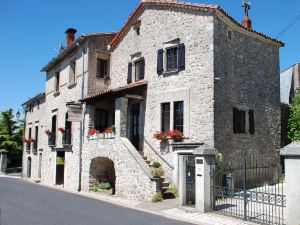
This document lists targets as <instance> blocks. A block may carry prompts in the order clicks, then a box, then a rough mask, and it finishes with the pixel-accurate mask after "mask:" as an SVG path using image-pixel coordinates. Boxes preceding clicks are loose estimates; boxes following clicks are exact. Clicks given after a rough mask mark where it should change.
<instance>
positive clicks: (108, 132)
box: [104, 127, 112, 138]
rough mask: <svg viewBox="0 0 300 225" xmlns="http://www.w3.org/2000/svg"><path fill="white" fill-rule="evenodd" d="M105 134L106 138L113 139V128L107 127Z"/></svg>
mask: <svg viewBox="0 0 300 225" xmlns="http://www.w3.org/2000/svg"><path fill="white" fill-rule="evenodd" d="M104 134H105V137H106V138H111V136H112V135H111V128H110V127H107V128H105V129H104Z"/></svg>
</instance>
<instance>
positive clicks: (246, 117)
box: [233, 108, 254, 134]
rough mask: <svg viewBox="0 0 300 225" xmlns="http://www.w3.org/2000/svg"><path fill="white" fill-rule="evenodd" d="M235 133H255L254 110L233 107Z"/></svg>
mask: <svg viewBox="0 0 300 225" xmlns="http://www.w3.org/2000/svg"><path fill="white" fill-rule="evenodd" d="M233 133H236V134H237V133H241V134H245V133H250V134H254V111H253V110H242V109H238V108H233Z"/></svg>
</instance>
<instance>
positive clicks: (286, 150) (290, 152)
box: [280, 141, 300, 157]
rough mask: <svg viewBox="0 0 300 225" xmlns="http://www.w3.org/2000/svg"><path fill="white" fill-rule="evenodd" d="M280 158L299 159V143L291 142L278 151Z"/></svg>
mask: <svg viewBox="0 0 300 225" xmlns="http://www.w3.org/2000/svg"><path fill="white" fill-rule="evenodd" d="M280 155H282V156H298V157H300V141H295V142H292V143H291V144H289V145H287V146H285V147H283V148H282V149H281V150H280Z"/></svg>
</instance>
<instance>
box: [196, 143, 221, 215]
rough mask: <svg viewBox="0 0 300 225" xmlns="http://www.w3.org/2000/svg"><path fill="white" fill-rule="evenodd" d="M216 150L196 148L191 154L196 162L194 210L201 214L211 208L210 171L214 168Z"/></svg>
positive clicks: (205, 147)
mask: <svg viewBox="0 0 300 225" xmlns="http://www.w3.org/2000/svg"><path fill="white" fill-rule="evenodd" d="M217 153H218V152H217V150H216V149H214V148H211V147H209V146H207V145H202V146H200V147H198V148H196V149H195V150H194V152H193V154H194V155H195V160H196V162H195V163H196V168H195V172H196V174H195V177H196V178H195V179H196V210H197V211H198V212H201V213H205V212H209V211H211V210H212V208H213V205H212V203H213V201H212V200H213V198H212V195H213V192H212V191H213V189H212V175H213V174H212V170H213V168H214V166H215V156H216V155H217Z"/></svg>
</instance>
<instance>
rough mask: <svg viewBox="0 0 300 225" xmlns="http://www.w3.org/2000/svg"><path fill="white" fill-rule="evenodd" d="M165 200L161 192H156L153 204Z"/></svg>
mask: <svg viewBox="0 0 300 225" xmlns="http://www.w3.org/2000/svg"><path fill="white" fill-rule="evenodd" d="M162 200H163V197H162V194H161V192H155V194H154V195H153V197H152V202H161V201H162Z"/></svg>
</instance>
